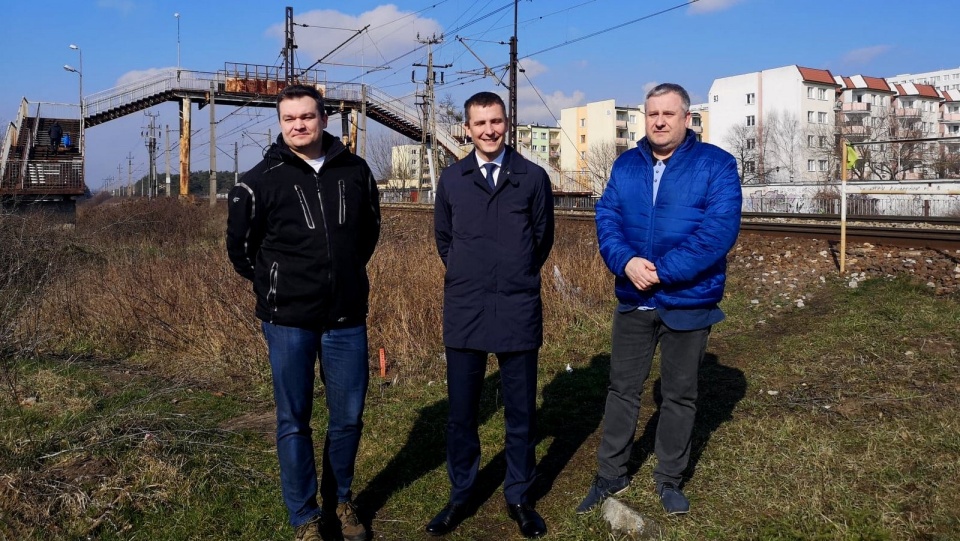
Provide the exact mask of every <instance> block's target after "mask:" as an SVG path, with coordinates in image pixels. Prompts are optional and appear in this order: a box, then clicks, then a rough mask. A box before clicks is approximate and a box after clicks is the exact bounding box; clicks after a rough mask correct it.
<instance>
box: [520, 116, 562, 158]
mask: <svg viewBox="0 0 960 541" xmlns="http://www.w3.org/2000/svg"><path fill="white" fill-rule="evenodd" d="M517 141H518V142H519V146H520V152H521V154H524V155H527V153H528V151H529V152H531V153H533V154H534V155H536V156H537V157H539V158H540V159H541V160H543V161H545V162H548V163H549V164H550V165H552V166H553V167H554V169H558V168H559V167H560V127H559V126H541V125H539V124H524V125H520V126H517Z"/></svg>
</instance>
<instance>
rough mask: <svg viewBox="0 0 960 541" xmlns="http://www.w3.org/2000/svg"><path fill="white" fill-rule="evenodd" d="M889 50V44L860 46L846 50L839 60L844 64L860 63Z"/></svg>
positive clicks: (864, 62)
mask: <svg viewBox="0 0 960 541" xmlns="http://www.w3.org/2000/svg"><path fill="white" fill-rule="evenodd" d="M889 50H890V46H889V45H873V46H870V47H861V48H859V49H854V50H852V51H847V53H846V54H844V55H843V57H842V58H841V61H842V62H843V63H844V64H852V65H862V64H866V63H868V62H870V61H871V60H873V59H874V58H877V57H878V56H881V55H883V54H885V53H886V52H887V51H889Z"/></svg>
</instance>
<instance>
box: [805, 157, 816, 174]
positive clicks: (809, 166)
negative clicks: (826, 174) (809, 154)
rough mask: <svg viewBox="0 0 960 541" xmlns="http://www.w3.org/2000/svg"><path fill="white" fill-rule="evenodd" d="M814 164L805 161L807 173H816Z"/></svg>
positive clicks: (811, 161) (810, 161)
mask: <svg viewBox="0 0 960 541" xmlns="http://www.w3.org/2000/svg"><path fill="white" fill-rule="evenodd" d="M816 170H817V169H816V163H814V161H813V160H807V171H816Z"/></svg>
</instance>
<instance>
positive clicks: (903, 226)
mask: <svg viewBox="0 0 960 541" xmlns="http://www.w3.org/2000/svg"><path fill="white" fill-rule="evenodd" d="M383 207H384V208H389V209H394V210H398V211H405V212H424V213H426V212H432V211H433V206H432V205H426V204H415V203H385V204H384V205H383ZM556 215H557V219H558V220H583V221H592V220H593V217H594V214H593V211H592V210H568V209H559V208H558V209H557V210H556ZM740 231H741V233H742V234H747V235H762V236H776V237H795V238H811V239H813V238H816V239H825V240H835V241H839V240H840V217H839V216H838V215H830V214H794V213H787V214H774V213H755V212H745V213H744V214H743V220H742V222H741V226H740ZM846 236H847V243H848V244H849V243H871V244H883V245H893V246H901V247H909V248H932V249H944V250H960V218H945V217H915V216H853V217H848V218H847V228H846Z"/></svg>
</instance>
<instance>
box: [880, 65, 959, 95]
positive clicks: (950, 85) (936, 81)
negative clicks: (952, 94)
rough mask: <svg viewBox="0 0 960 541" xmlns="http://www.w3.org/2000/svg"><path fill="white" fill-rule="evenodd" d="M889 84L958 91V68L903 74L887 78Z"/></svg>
mask: <svg viewBox="0 0 960 541" xmlns="http://www.w3.org/2000/svg"><path fill="white" fill-rule="evenodd" d="M887 82H888V83H890V84H899V85H902V84H904V83H914V84H922V85H930V86H932V87H934V88H936V89H937V90H940V91H945V90H960V68H951V69H944V70H938V71H928V72H925V73H903V74H900V75H895V76H893V77H887Z"/></svg>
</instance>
